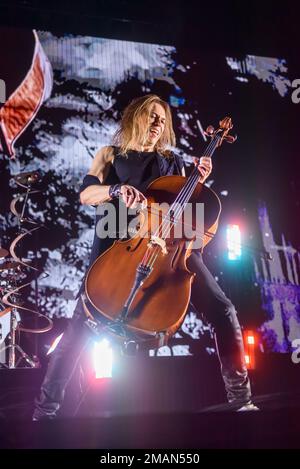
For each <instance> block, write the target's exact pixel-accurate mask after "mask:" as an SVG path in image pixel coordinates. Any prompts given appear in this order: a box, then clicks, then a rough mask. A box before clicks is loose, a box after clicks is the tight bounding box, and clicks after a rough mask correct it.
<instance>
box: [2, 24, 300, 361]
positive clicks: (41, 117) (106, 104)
mask: <svg viewBox="0 0 300 469" xmlns="http://www.w3.org/2000/svg"><path fill="white" fill-rule="evenodd" d="M0 32H1V30H0ZM22 34H23V33H22V32H21V31H19V32H18V31H17V30H16V31H15V34H14V43H15V44H16V46H17V45H18V43H19V40H20V38H21V37H22ZM26 41H27V42H28V45H29V43H30V42H32V44H31V43H30V47H28V51H27V53H28V64H27V65H25V66H24V70H28V69H29V67H30V66H32V62H31V61H32V57H33V51H34V50H35V51H36V56H35V57H36V60H37V61H38V60H40V62H38V63H39V65H40V72H39V73H40V75H41V76H43V77H44V82H43V83H44V84H45V83H47V86H48V88H47V90H45V89H43V90H42V93H41V96H42V97H41V99H40V101H39V102H38V106H39V107H38V108H37V111H36V113H35V114H34V115H32V116H31V120H30V125H28V126H27V127H26V129H24V131H23V132H22V133H20V135H18V140H16V141H15V142H14V150H15V158H14V159H13V158H10V160H9V161H8V159H9V157H11V156H12V155H11V154H9V152H7V151H5V149H4V146H3V145H2V151H1V155H2V156H1V157H2V158H3V161H6V169H5V171H4V172H3V174H2V179H3V186H2V187H3V188H5V193H6V194H7V196H6V197H7V198H6V199H5V200H6V202H5V204H4V207H3V211H2V213H1V218H0V222H1V240H2V245H3V246H4V245H7V244H9V242H10V240H11V238H12V236H13V233H14V230H15V229H16V224H15V221H14V220H13V217H12V216H11V214H9V211H8V208H9V207H8V201H9V197H10V196H11V197H12V196H13V194H15V193H16V192H17V188H16V186H15V185H14V183H13V182H12V181H11V182H9V180H8V179H9V178H8V175H9V174H11V175H14V174H18V173H21V172H25V171H32V170H36V169H40V170H41V171H42V172H43V174H44V177H43V184H42V195H36V197H34V196H33V197H32V199H31V201H30V205H29V215H31V216H32V217H34V219H35V220H37V221H38V222H41V223H43V224H44V226H45V229H44V230H43V232H40V233H39V235H38V239H35V241H32V242H31V243H32V244H30V241H28V245H27V244H26V245H25V246H24V250H25V251H26V252H23V256H25V257H27V258H29V259H30V258H34V257H35V255H36V252H37V256H38V259H39V264H40V266H41V267H42V268H43V269H44V270H45V271H46V272H47V273H48V276H47V277H45V275H41V276H40V278H39V281H38V283H39V294H40V299H39V307H40V309H41V312H43V313H44V314H46V315H48V316H49V317H51V318H55V317H62V316H64V317H71V316H72V314H73V310H74V306H75V298H76V295H77V292H78V289H79V287H80V285H81V281H82V278H83V275H84V273H85V271H86V269H87V266H88V261H89V254H90V248H91V242H92V237H93V233H94V215H95V209H94V208H93V207H87V206H81V205H80V203H79V197H78V190H79V186H80V184H81V182H82V179H83V177H84V175H85V174H86V173H87V172H88V170H89V168H90V166H91V161H92V158H93V157H94V155H95V153H96V152H97V150H98V149H99V148H101V147H102V146H105V145H110V144H111V141H112V137H113V135H114V132H115V131H116V129H117V125H118V122H119V120H120V116H121V112H122V110H123V109H124V107H125V106H126V105H127V104H128V103H129V102H130V101H131V99H133V98H135V97H137V96H142V95H145V94H148V93H155V94H158V95H159V96H161V97H162V99H164V100H166V101H168V102H169V104H170V105H171V109H172V113H173V119H174V127H175V131H176V136H177V147H176V148H174V149H173V151H175V152H177V153H178V154H179V155H181V156H182V157H183V159H184V161H185V163H186V168H187V172H189V170H190V169H191V168H192V158H193V156H194V155H198V156H201V151H202V149H203V148H204V146H205V143H206V136H205V134H204V130H205V128H206V127H207V126H208V125H209V124H212V125H214V126H215V127H216V126H218V123H219V120H221V119H222V118H223V117H225V116H227V115H229V116H231V117H232V119H233V125H234V129H233V130H234V133H236V134H237V135H238V140H237V143H236V144H234V145H232V146H230V145H227V147H226V148H222V151H220V152H219V153H220V154H216V156H215V157H214V160H213V163H214V170H213V172H212V174H211V176H210V178H209V179H208V180H207V185H208V186H209V187H211V188H212V189H214V191H215V192H216V193H217V194H218V195H219V197H220V199H221V202H222V205H223V212H222V215H221V220H220V227H219V231H218V234H217V235H216V237H215V239H214V240H213V241H212V242H211V243H210V244H209V246H208V247H207V249H206V251H205V254H204V256H205V260H206V262H207V264H208V266H209V268H210V270H211V271H212V273H213V274H214V275H215V277H216V279H217V280H218V281H219V283H220V285H221V287H222V288H223V289H224V290H225V292H226V293H228V294H231V298H232V300H233V302H234V303H235V305H236V307H237V309H238V312H239V317H240V321H241V323H242V324H243V325H244V327H250V328H256V329H257V330H258V331H259V333H260V337H261V347H262V349H263V350H264V351H280V352H290V351H291V350H292V345H291V344H292V341H293V340H294V339H295V338H297V337H300V310H299V293H300V286H299V275H300V272H299V259H300V257H299V246H298V247H297V246H296V242H295V240H296V239H297V228H295V227H294V226H292V225H290V224H289V223H285V222H286V220H285V215H284V213H285V212H284V210H285V208H284V206H283V205H281V203H280V202H279V203H277V202H276V200H277V199H276V197H277V196H275V195H274V194H275V187H276V185H277V184H278V181H280V168H279V167H276V168H274V167H272V170H270V167H271V161H272V152H273V151H275V149H276V152H278V154H280V155H281V156H280V157H281V158H282V161H283V162H285V164H286V163H287V162H288V161H289V159H291V158H292V156H293V153H294V151H295V149H296V148H297V137H296V132H293V131H292V130H293V129H291V122H292V126H295V125H296V124H295V122H296V121H295V119H293V113H294V112H296V110H295V105H294V104H293V103H292V101H291V92H292V87H291V82H292V79H293V78H294V76H290V75H289V69H288V60H287V59H285V58H263V57H256V56H251V55H246V54H245V57H244V59H241V58H236V57H233V56H226V55H224V54H223V55H221V54H215V55H212V54H206V53H203V55H200V56H199V53H198V54H195V53H193V52H192V51H187V50H183V49H180V48H176V47H175V46H163V45H158V44H143V43H135V42H126V41H120V40H113V39H103V38H96V37H88V36H74V35H70V34H66V35H60V36H59V35H56V34H54V33H52V32H44V31H37V32H35V33H32V32H28V34H27V36H26ZM23 42H24V41H23ZM37 44H38V46H39V49H38V51H37ZM30 57H31V58H30ZM41 57H44V59H43V61H42V59H41ZM41 64H42V65H41ZM6 69H7V67H6V68H5V66H4V65H3V64H2V65H1V69H0V72H1V73H0V78H2V75H3V73H4V71H5V70H6ZM50 69H51V70H50ZM2 72H3V73H2ZM50 72H51V73H50ZM18 73H19V71H18V63H17V62H14V63H13V64H11V66H10V76H11V77H13V76H15V77H16V76H17V75H18ZM51 74H52V78H51V79H50V75H51ZM47 77H48V78H47ZM23 78H24V76H23ZM23 78H22V74H21V76H20V79H19V81H18V80H16V79H15V78H14V80H15V82H16V83H14V84H13V85H12V86H9V87H8V95H7V99H8V98H9V96H10V92H12V91H13V89H15V88H16V87H17V86H18V84H17V83H21V81H22V79H23ZM46 78H47V79H46ZM11 80H13V78H11ZM45 88H46V86H45ZM293 106H294V108H293ZM2 109H3V108H2ZM270 126H271V127H272V128H273V129H274V133H273V134H272V135H271V136H270V134H269V133H267V129H268V128H269V127H270ZM288 129H289V135H290V139H289V145H288V146H287V145H286V142H287V139H286V135H287V133H288V132H287V131H288ZM254 136H255V137H254ZM224 147H225V145H224ZM8 166H9V167H8ZM287 171H288V173H287V174H285V176H286V181H287V182H286V183H285V185H284V187H283V189H282V190H284V191H289V190H290V191H292V190H293V181H294V182H295V174H294V173H293V171H292V168H291V167H290V166H289V167H288V168H287ZM276 194H277V191H276ZM278 197H279V196H278ZM297 197H298V195H297V194H296V198H293V200H292V202H291V205H292V206H291V207H290V209H292V208H293V207H295V208H296V206H297ZM274 200H275V202H276V203H275V204H274V203H273V202H274ZM298 203H299V202H298ZM293 204H294V205H293ZM275 220H276V226H275ZM277 220H282V225H281V224H280V223H279V222H278V221H277ZM230 223H237V224H239V225H240V227H241V231H242V255H241V259H239V260H237V262H236V263H235V264H233V263H232V262H231V263H230V261H229V260H228V258H227V257H226V255H227V251H226V249H227V247H226V235H225V234H224V233H225V231H226V226H227V224H230ZM273 225H274V226H273ZM36 250H37V251H36ZM260 250H267V251H268V252H269V253H270V254H271V256H272V257H273V261H271V260H265V259H262V258H261V257H260V255H259V251H260ZM250 297H251V298H255V304H256V305H257V310H256V311H250V310H248V309H247V308H248V305H249V304H250V301H249V298H250ZM30 299H31V301H32V302H34V294H33V293H31V296H30ZM252 304H253V303H252ZM202 313H203V315H204V316H203V317H202V316H201V317H199V316H198V315H197V314H196V313H195V312H194V311H193V310H192V307H191V308H190V309H189V312H188V314H187V315H186V318H185V320H184V323H183V325H182V327H181V329H180V330H179V331H178V333H177V334H176V335H175V337H174V338H173V339H172V341H171V342H170V344H169V345H168V346H166V347H163V348H161V349H159V350H158V351H155V352H154V351H153V352H151V354H152V355H194V354H197V353H199V350H202V351H203V350H204V351H205V352H207V353H215V345H214V341H213V331H212V329H211V327H210V326H209V324H207V323H206V321H205V311H203V312H202Z"/></svg>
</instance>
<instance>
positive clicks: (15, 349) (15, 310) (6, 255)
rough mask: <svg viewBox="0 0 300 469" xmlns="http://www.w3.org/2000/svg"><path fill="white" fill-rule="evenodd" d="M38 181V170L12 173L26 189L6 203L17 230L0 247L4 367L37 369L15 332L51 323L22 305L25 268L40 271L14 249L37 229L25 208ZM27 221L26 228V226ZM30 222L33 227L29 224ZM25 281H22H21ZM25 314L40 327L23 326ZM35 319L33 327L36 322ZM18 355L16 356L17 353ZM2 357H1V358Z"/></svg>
mask: <svg viewBox="0 0 300 469" xmlns="http://www.w3.org/2000/svg"><path fill="white" fill-rule="evenodd" d="M39 180H40V174H39V172H38V171H35V172H27V173H21V174H18V175H16V176H14V181H15V182H16V184H17V185H18V186H20V187H22V188H25V189H26V192H25V194H24V192H23V193H21V194H19V195H17V196H16V197H15V198H14V199H13V200H12V202H11V204H10V209H11V212H12V213H13V214H14V215H15V216H16V217H17V221H18V233H17V237H16V238H15V239H14V240H13V241H12V243H11V245H10V247H9V250H7V249H4V248H3V247H0V294H1V299H0V362H2V363H1V365H2V366H3V367H5V368H10V369H11V368H23V367H27V368H28V367H30V368H38V367H39V366H40V363H39V360H38V358H37V356H33V358H31V357H30V356H29V355H28V354H27V353H26V352H25V351H24V350H23V349H22V348H21V346H20V345H19V344H18V343H17V340H16V339H17V335H18V334H19V333H20V332H21V331H23V332H30V333H36V334H38V333H43V332H46V331H49V330H50V329H51V328H52V326H53V323H52V321H51V319H49V318H48V317H47V316H45V315H44V314H41V313H39V312H38V311H36V310H34V309H32V308H28V307H25V306H23V303H22V301H20V297H21V296H22V295H21V290H22V289H23V288H25V287H27V286H28V285H30V284H31V281H26V278H27V273H26V271H28V269H29V270H31V271H33V272H34V273H35V277H36V278H35V280H37V275H38V274H40V273H42V272H41V271H40V270H39V269H37V268H36V267H33V266H32V265H31V264H30V263H29V261H28V260H24V259H22V258H20V257H19V256H18V255H17V254H16V252H15V250H16V246H17V245H18V243H19V241H21V240H22V239H23V238H24V237H25V236H27V235H30V234H32V232H33V231H35V230H37V229H39V228H40V227H41V226H40V225H38V224H37V223H36V222H35V221H34V220H32V219H31V218H26V217H25V209H26V205H27V203H28V200H29V195H31V194H33V193H37V192H40V190H33V189H32V185H33V184H34V183H36V182H38V181H39ZM19 203H22V206H21V210H19V209H18V204H19ZM28 224H29V228H28ZM30 225H33V228H32V227H30ZM24 280H25V283H24ZM28 313H30V316H31V317H33V318H35V320H36V321H37V320H38V319H42V320H43V322H44V326H43V327H25V325H24V317H25V316H26V315H27V319H28ZM36 321H35V326H36V324H37V322H36ZM17 354H18V355H19V356H18V355H17ZM1 356H4V359H3V360H2V359H1Z"/></svg>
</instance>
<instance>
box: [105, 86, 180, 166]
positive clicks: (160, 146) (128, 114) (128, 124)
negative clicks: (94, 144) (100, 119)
mask: <svg viewBox="0 0 300 469" xmlns="http://www.w3.org/2000/svg"><path fill="white" fill-rule="evenodd" d="M155 103H157V104H160V105H161V106H162V107H163V108H164V110H165V113H166V123H165V128H164V131H163V133H162V135H161V137H160V139H159V140H158V141H157V142H156V144H155V146H154V150H155V151H157V152H158V153H160V154H162V155H163V156H166V157H169V156H170V155H171V151H170V150H169V147H175V145H176V139H175V133H174V130H173V124H172V114H171V110H170V106H169V105H168V103H166V102H165V101H163V100H162V99H161V98H160V97H159V96H157V95H155V94H148V95H146V96H141V97H139V98H136V99H133V100H132V101H131V102H130V103H129V104H128V106H127V107H126V108H125V110H124V112H123V115H122V119H121V122H120V125H119V129H118V130H117V132H116V133H115V136H114V139H113V142H114V144H115V145H116V146H118V147H119V148H120V153H121V154H122V155H124V156H126V154H127V152H128V151H129V150H131V149H133V148H135V147H136V146H137V145H141V144H142V143H141V142H144V141H145V136H146V135H147V130H148V126H149V117H150V108H151V105H152V104H155Z"/></svg>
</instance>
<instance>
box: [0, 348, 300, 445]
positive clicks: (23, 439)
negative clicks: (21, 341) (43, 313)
mask: <svg viewBox="0 0 300 469" xmlns="http://www.w3.org/2000/svg"><path fill="white" fill-rule="evenodd" d="M258 358H259V359H258V362H257V363H258V369H257V370H256V371H255V372H253V371H252V372H251V378H252V387H253V391H254V396H255V398H254V400H255V403H256V404H257V405H258V406H259V407H260V409H261V410H260V412H243V413H241V412H240V413H237V412H234V411H233V410H232V409H230V408H229V407H228V405H227V404H224V402H225V394H224V389H223V385H222V380H221V377H220V373H219V369H218V363H217V361H216V360H215V359H214V358H213V357H211V358H210V359H209V360H204V361H203V362H202V361H201V360H200V361H199V360H196V361H194V360H192V359H191V358H188V359H187V357H180V358H179V357H177V358H176V359H165V358H159V359H154V360H153V359H148V360H145V359H139V358H132V357H131V358H130V359H123V361H121V362H119V369H118V370H117V371H116V373H115V376H114V377H113V378H112V379H110V380H107V381H103V380H94V381H92V382H90V385H89V387H85V388H83V389H82V388H81V393H79V394H78V386H76V380H78V379H79V376H78V374H77V375H75V376H74V378H73V382H71V383H70V387H69V390H68V393H67V396H66V404H65V406H64V408H63V409H62V412H61V415H60V418H59V419H57V420H55V421H47V422H45V421H44V422H32V421H31V414H32V408H33V399H34V397H35V395H36V394H37V393H38V389H39V385H40V383H41V380H42V378H43V374H44V369H16V370H5V369H1V370H0V380H1V381H0V382H1V384H0V388H1V394H0V421H1V425H0V446H1V448H7V449H9V448H20V449H21V448H34V449H36V448H48V449H49V448H53V449H54V448H73V449H75V448H78V449H79V448H95V449H96V448H98V449H104V448H106V449H107V448H111V449H114V448H131V449H135V448H152V449H160V448H177V449H178V448H180V449H187V448H299V447H300V441H299V434H300V392H299V383H300V379H299V378H300V368H299V367H300V365H298V367H297V365H294V364H293V363H292V362H291V360H290V357H287V356H283V355H273V356H271V355H270V356H261V357H258ZM75 390H76V391H75Z"/></svg>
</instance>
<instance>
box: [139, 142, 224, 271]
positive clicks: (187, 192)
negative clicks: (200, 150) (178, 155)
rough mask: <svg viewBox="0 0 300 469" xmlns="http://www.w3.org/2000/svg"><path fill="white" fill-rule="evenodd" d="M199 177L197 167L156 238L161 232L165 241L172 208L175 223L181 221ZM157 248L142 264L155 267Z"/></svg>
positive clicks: (212, 147) (208, 150)
mask: <svg viewBox="0 0 300 469" xmlns="http://www.w3.org/2000/svg"><path fill="white" fill-rule="evenodd" d="M217 143H218V140H217V139H215V138H214V139H213V140H212V141H211V142H210V144H209V145H208V147H207V149H206V150H205V152H204V154H206V153H213V151H214V150H215V148H216V146H215V144H217ZM211 156H212V154H211V155H210V157H211ZM199 177H200V176H199V170H198V167H195V168H194V170H193V172H192V174H191V175H190V177H189V180H188V182H187V184H186V185H185V186H184V188H183V190H182V191H180V193H179V194H178V195H177V197H176V199H175V201H174V202H173V203H172V205H171V207H170V209H169V210H168V212H167V214H166V215H165V216H164V219H163V222H162V223H161V225H159V226H158V228H157V230H156V232H155V234H154V236H157V234H159V230H161V232H162V236H161V238H162V239H164V237H165V236H166V233H167V230H168V228H169V226H167V224H166V220H167V219H168V218H167V216H168V214H169V213H170V212H171V210H173V209H172V207H174V206H175V210H174V214H173V220H175V223H177V222H178V221H179V219H177V217H178V215H179V214H180V212H181V213H183V211H184V210H185V207H186V204H187V203H188V201H189V199H190V197H191V195H192V193H193V192H194V190H195V188H196V185H197V183H198V179H199ZM180 199H181V200H180ZM175 204H176V205H175ZM181 204H185V206H184V207H182V205H181ZM173 220H172V225H171V227H170V229H169V233H170V231H171V229H172V226H174V224H175V223H174V221H173ZM168 221H169V219H168ZM168 225H169V223H168ZM156 248H157V249H154V250H153V251H152V256H150V259H148V258H149V254H148V253H147V251H146V253H147V255H145V256H144V258H143V260H142V263H143V262H146V261H147V262H148V266H150V267H152V266H153V264H154V262H155V260H156V258H157V256H158V254H159V246H156ZM152 249H153V248H152Z"/></svg>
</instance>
